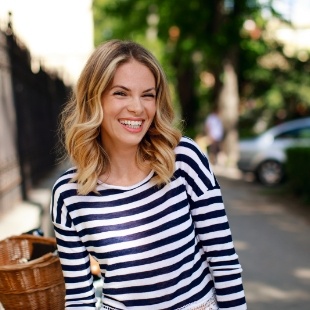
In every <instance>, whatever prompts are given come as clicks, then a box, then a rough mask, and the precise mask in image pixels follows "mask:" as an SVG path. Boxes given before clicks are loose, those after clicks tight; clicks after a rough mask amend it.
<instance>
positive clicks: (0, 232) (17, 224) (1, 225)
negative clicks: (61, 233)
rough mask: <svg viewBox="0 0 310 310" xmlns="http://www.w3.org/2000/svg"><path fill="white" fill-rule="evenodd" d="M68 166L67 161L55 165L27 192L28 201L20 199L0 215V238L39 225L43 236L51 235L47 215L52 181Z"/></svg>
mask: <svg viewBox="0 0 310 310" xmlns="http://www.w3.org/2000/svg"><path fill="white" fill-rule="evenodd" d="M68 167H69V164H68V163H64V164H61V165H59V166H56V167H55V169H54V170H53V171H52V172H51V173H50V174H49V175H48V176H47V177H46V178H45V179H43V180H42V181H41V182H40V183H39V184H38V186H36V187H35V188H33V189H32V190H31V191H30V193H29V200H28V201H20V202H19V203H17V204H15V205H14V206H13V207H12V208H11V210H10V211H8V212H6V213H5V214H4V215H1V216H0V240H3V239H5V238H7V237H10V236H13V235H19V234H21V233H23V232H26V231H29V230H31V229H35V228H38V227H40V228H41V229H42V230H43V232H44V235H45V236H53V229H52V224H51V221H50V216H49V207H50V199H51V193H52V187H53V184H54V182H55V181H56V180H57V178H58V177H59V176H60V174H61V173H62V172H64V171H65V170H66V169H67V168H68Z"/></svg>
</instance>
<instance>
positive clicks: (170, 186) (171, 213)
mask: <svg viewBox="0 0 310 310" xmlns="http://www.w3.org/2000/svg"><path fill="white" fill-rule="evenodd" d="M173 118H174V115H173V109H172V105H171V100H170V96H169V89H168V84H167V81H166V78H165V75H164V72H163V70H162V68H161V66H160V65H159V64H158V62H157V60H156V59H155V58H154V56H153V55H152V54H151V53H150V52H149V51H147V50H146V49H144V48H143V47H142V46H140V45H138V44H136V43H134V42H126V41H125V42H124V41H119V40H112V41H109V42H106V43H105V44H103V45H101V46H99V47H98V48H97V49H96V50H95V51H94V53H93V54H92V55H91V57H90V59H89V60H88V62H87V64H86V66H85V68H84V70H83V71H82V73H81V76H80V78H79V80H78V83H77V88H76V92H75V95H74V96H73V98H72V100H71V101H70V102H69V103H68V105H67V107H66V109H65V110H64V112H63V118H62V120H63V122H62V123H63V129H64V134H65V146H66V149H67V151H68V154H69V156H70V158H71V159H72V161H73V162H74V165H75V167H74V168H72V169H69V170H68V171H67V172H66V173H64V174H63V175H62V176H61V177H60V178H59V179H58V180H57V182H56V183H55V185H54V188H53V199H52V204H51V216H52V221H53V223H54V227H55V234H56V238H57V245H58V250H59V257H60V261H61V264H62V270H63V274H64V279H65V283H66V309H72V308H74V309H95V302H96V300H95V292H94V287H93V279H92V276H91V272H90V259H89V257H90V255H91V256H92V257H94V258H95V259H96V260H97V261H98V263H99V265H100V269H101V275H102V279H103V298H102V306H101V309H109V310H114V309H135V310H136V309H141V310H145V309H148V310H149V309H154V310H159V309H171V310H177V309H182V310H194V309H195V310H196V309H229V308H232V309H238V310H241V309H246V304H245V298H244V292H243V288H242V280H241V275H240V273H241V271H242V269H241V266H240V264H239V262H238V256H237V254H236V253H235V250H234V246H233V243H232V238H231V233H230V229H229V225H228V221H227V217H226V215H225V210H224V205H223V201H222V196H221V192H220V188H219V185H218V183H217V181H216V179H215V177H214V175H213V173H212V171H211V170H210V166H209V162H208V160H207V158H206V157H205V156H204V155H203V154H202V153H201V151H200V150H199V149H198V146H197V145H196V144H195V142H193V141H192V140H191V139H189V138H186V137H182V136H181V133H180V131H179V130H178V129H176V128H174V127H173V125H172V124H173Z"/></svg>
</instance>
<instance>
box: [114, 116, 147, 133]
mask: <svg viewBox="0 0 310 310" xmlns="http://www.w3.org/2000/svg"><path fill="white" fill-rule="evenodd" d="M118 121H119V123H120V124H121V126H122V127H123V128H124V129H125V130H127V131H129V132H132V133H139V132H141V131H142V130H143V124H144V122H145V120H144V119H142V118H121V119H119V120H118ZM125 122H134V124H128V123H127V124H126V123H125ZM136 122H138V123H140V124H138V123H136Z"/></svg>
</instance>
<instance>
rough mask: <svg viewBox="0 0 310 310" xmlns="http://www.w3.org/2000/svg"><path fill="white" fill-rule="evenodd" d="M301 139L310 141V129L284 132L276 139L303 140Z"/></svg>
mask: <svg viewBox="0 0 310 310" xmlns="http://www.w3.org/2000/svg"><path fill="white" fill-rule="evenodd" d="M301 138H309V139H310V127H308V128H298V129H294V130H288V131H285V132H282V133H281V134H279V135H278V136H276V137H275V139H301Z"/></svg>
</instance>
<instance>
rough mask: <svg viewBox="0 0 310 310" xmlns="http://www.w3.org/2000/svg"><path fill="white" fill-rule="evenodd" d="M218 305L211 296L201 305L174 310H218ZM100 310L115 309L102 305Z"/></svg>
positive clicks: (114, 309) (191, 305)
mask: <svg viewBox="0 0 310 310" xmlns="http://www.w3.org/2000/svg"><path fill="white" fill-rule="evenodd" d="M218 309H219V308H218V305H217V301H216V298H215V296H214V295H213V296H211V298H209V299H208V300H207V301H204V302H203V303H202V304H199V305H197V304H195V305H194V304H190V305H187V306H184V307H182V308H179V309H176V310H218ZM100 310H117V309H116V308H113V307H110V306H107V305H102V306H101V308H100Z"/></svg>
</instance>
